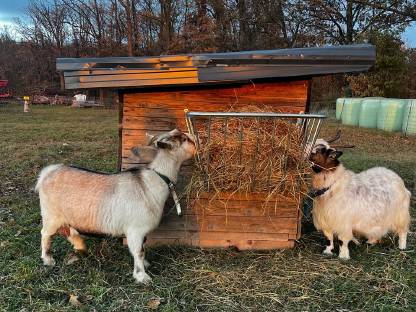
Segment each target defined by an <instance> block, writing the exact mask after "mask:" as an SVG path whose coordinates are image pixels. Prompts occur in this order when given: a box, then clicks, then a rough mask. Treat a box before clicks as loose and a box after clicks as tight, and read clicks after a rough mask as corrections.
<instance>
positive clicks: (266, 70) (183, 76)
mask: <svg viewBox="0 0 416 312" xmlns="http://www.w3.org/2000/svg"><path fill="white" fill-rule="evenodd" d="M375 55H376V52H375V47H374V46H372V45H367V44H362V45H346V46H327V47H317V48H299V49H281V50H259V51H242V52H227V53H209V54H187V55H161V56H158V57H154V56H152V57H101V58H58V59H57V62H56V67H57V70H58V71H63V72H64V77H65V87H66V88H67V89H80V88H106V87H111V88H128V87H145V86H161V85H164V86H166V85H192V84H208V83H219V82H233V81H235V82H238V81H247V80H251V79H260V78H281V77H296V76H302V77H305V76H306V77H307V76H317V75H324V74H335V73H349V72H361V71H366V70H368V69H369V68H370V67H371V66H372V65H373V64H374V62H375Z"/></svg>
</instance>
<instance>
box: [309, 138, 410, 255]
mask: <svg viewBox="0 0 416 312" xmlns="http://www.w3.org/2000/svg"><path fill="white" fill-rule="evenodd" d="M341 155H342V151H339V150H336V149H335V148H334V147H331V146H330V145H329V143H328V142H326V141H325V140H322V139H318V140H317V141H316V143H315V145H314V148H313V150H312V152H311V154H310V157H309V160H310V161H311V162H312V170H313V171H314V174H313V176H312V187H313V188H314V189H315V192H314V196H312V197H314V203H313V209H312V217H313V223H314V225H315V227H316V229H317V230H320V231H322V232H323V234H324V235H325V237H326V239H327V246H326V249H325V250H324V252H323V253H324V254H327V255H332V251H333V248H334V236H337V237H338V239H339V241H340V252H339V258H341V259H349V258H350V255H349V249H348V243H349V242H350V241H351V240H352V241H354V242H355V243H358V241H357V239H356V238H355V236H354V235H356V236H364V237H366V238H367V239H368V243H369V244H375V243H376V242H377V241H378V240H380V239H381V238H382V237H383V236H384V235H386V234H387V233H388V232H394V233H397V234H398V235H399V248H400V249H406V238H407V232H408V230H409V223H410V213H409V207H410V196H411V194H410V192H409V191H408V190H407V189H406V187H405V185H404V182H403V180H402V179H401V178H400V177H399V176H398V175H397V174H396V173H394V172H393V171H391V170H389V169H387V168H383V167H375V168H371V169H368V170H366V171H363V172H361V173H358V174H355V173H354V172H352V171H349V170H347V169H345V167H344V166H343V165H342V164H341V163H340V161H339V157H340V156H341Z"/></svg>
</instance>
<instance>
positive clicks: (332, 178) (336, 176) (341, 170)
mask: <svg viewBox="0 0 416 312" xmlns="http://www.w3.org/2000/svg"><path fill="white" fill-rule="evenodd" d="M346 173H347V170H346V169H345V167H344V166H343V165H342V164H339V165H338V166H337V168H336V169H335V170H328V171H326V170H323V171H321V172H319V173H315V174H313V175H312V187H314V188H316V189H321V188H325V187H334V186H335V185H336V184H339V183H338V182H343V181H345V178H346ZM342 184H344V183H342Z"/></svg>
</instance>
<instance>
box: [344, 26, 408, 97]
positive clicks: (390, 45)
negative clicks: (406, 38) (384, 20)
mask: <svg viewBox="0 0 416 312" xmlns="http://www.w3.org/2000/svg"><path fill="white" fill-rule="evenodd" d="M370 42H371V43H372V44H374V45H375V46H376V49H377V58H376V63H375V65H374V68H372V69H371V70H370V72H368V73H366V74H364V73H362V74H359V75H350V76H348V77H347V80H348V82H349V84H350V87H351V91H352V92H353V96H360V97H361V96H384V97H399V98H400V97H407V95H408V93H409V90H408V81H409V76H408V60H409V59H408V55H407V51H406V50H405V49H404V48H403V43H402V42H401V41H400V39H397V38H395V37H394V36H392V35H389V34H380V33H372V34H371V36H370Z"/></svg>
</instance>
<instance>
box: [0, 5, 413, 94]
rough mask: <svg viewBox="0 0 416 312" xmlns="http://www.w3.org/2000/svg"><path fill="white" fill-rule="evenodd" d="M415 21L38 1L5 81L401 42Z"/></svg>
mask: <svg viewBox="0 0 416 312" xmlns="http://www.w3.org/2000/svg"><path fill="white" fill-rule="evenodd" d="M413 21H416V1H415V0H372V1H369V0H31V1H30V2H29V5H28V6H27V8H26V12H25V16H24V17H20V18H18V19H16V24H17V27H16V28H15V29H13V30H11V29H4V30H3V31H2V32H0V77H3V78H7V79H9V80H10V81H11V85H12V86H13V88H14V89H15V91H22V90H25V91H26V90H27V89H30V88H32V87H33V86H39V87H41V86H42V87H44V88H45V87H47V86H49V87H51V86H55V87H56V85H57V84H58V82H59V77H58V76H57V73H56V70H55V60H56V58H57V57H86V56H98V57H99V56H142V55H160V54H178V53H201V52H225V51H241V50H258V49H276V48H292V47H309V46H316V45H325V44H352V43H362V42H372V41H376V40H378V41H380V40H382V41H383V40H384V41H385V40H388V41H389V40H390V41H389V42H397V40H398V39H397V38H400V34H401V33H402V32H403V31H404V29H405V28H406V27H407V26H408V25H409V24H410V23H411V22H413ZM380 38H384V39H380ZM399 48H400V49H402V47H401V45H400V43H399ZM410 52H411V51H410ZM402 57H403V58H404V59H406V60H411V59H414V57H411V56H409V51H404V54H403V56H402Z"/></svg>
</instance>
